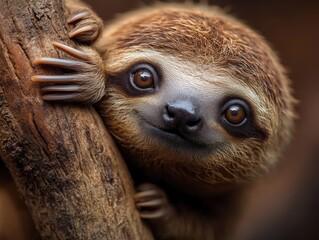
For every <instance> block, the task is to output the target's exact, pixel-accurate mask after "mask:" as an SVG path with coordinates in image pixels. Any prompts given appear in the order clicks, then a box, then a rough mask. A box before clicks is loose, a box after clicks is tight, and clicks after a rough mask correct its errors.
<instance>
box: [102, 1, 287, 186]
mask: <svg viewBox="0 0 319 240" xmlns="http://www.w3.org/2000/svg"><path fill="white" fill-rule="evenodd" d="M136 16H139V17H138V18H137V17H136ZM115 25H116V27H113V28H110V29H109V30H108V31H106V32H105V33H104V36H103V37H102V38H101V41H102V40H103V41H102V42H99V43H98V44H97V46H96V47H97V49H98V50H99V51H100V52H101V53H102V56H103V57H104V59H105V68H106V72H107V74H108V76H107V78H108V84H109V87H108V89H107V94H106V96H107V97H106V98H105V99H104V101H103V102H102V103H101V107H100V113H101V114H102V115H103V116H104V117H105V122H106V124H107V125H108V128H109V129H110V131H111V132H112V133H113V135H114V136H115V137H116V139H117V140H118V142H119V144H120V145H121V146H122V147H123V148H125V149H126V150H127V151H129V152H132V153H134V152H135V153H138V154H136V155H138V158H139V160H137V161H141V162H143V163H150V164H157V165H163V164H164V165H165V164H166V165H167V164H168V165H169V166H171V167H172V165H174V166H175V167H174V168H175V169H177V168H178V169H179V170H178V171H183V175H188V176H190V175H191V176H193V177H195V176H196V177H195V178H197V179H201V180H200V181H202V182H209V184H211V183H219V182H234V181H236V182H242V181H246V180H247V179H249V178H251V177H255V176H258V175H260V174H261V173H264V172H267V171H268V170H269V168H270V166H271V165H273V164H274V163H275V162H276V161H277V159H278V156H279V153H280V151H281V149H282V146H283V145H284V144H285V143H286V142H287V139H289V135H290V130H291V126H292V119H293V117H292V116H293V107H292V106H293V98H292V97H291V94H290V89H289V84H288V79H287V78H286V76H285V73H284V70H283V68H282V67H281V65H280V63H279V61H278V59H277V57H276V55H275V54H274V53H273V52H272V50H271V49H270V48H269V47H268V45H267V44H266V43H265V41H264V40H263V39H262V37H260V36H258V35H257V34H256V33H254V32H253V31H252V30H250V29H249V28H248V27H246V26H245V25H243V24H241V23H240V22H238V21H237V20H235V19H233V18H231V17H229V16H227V15H226V14H224V13H222V12H220V11H219V10H216V9H209V11H207V10H201V9H199V8H195V9H190V8H189V7H182V6H173V7H163V8H159V9H155V10H154V9H146V10H143V11H140V12H136V14H134V13H133V14H131V15H130V16H126V17H125V18H123V19H122V20H119V21H118V23H117V24H115ZM123 126H124V127H123ZM177 165H178V167H177ZM181 168H182V169H183V170H180V169H181ZM186 169H187V170H186ZM176 171H177V170H176ZM194 171H195V172H194ZM186 172H188V173H186Z"/></svg>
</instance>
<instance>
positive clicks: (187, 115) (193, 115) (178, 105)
mask: <svg viewBox="0 0 319 240" xmlns="http://www.w3.org/2000/svg"><path fill="white" fill-rule="evenodd" d="M163 119H164V122H165V125H166V127H168V128H169V129H170V130H176V131H177V132H178V133H180V134H182V135H187V134H191V133H197V132H199V131H200V130H201V128H202V126H203V120H202V117H201V116H200V114H199V113H198V110H197V107H196V106H194V104H193V103H192V102H190V101H177V102H175V103H171V104H168V105H166V107H165V109H164V113H163Z"/></svg>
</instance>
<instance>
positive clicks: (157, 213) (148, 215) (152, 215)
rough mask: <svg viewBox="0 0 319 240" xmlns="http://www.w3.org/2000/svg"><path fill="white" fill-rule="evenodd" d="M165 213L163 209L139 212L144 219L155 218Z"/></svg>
mask: <svg viewBox="0 0 319 240" xmlns="http://www.w3.org/2000/svg"><path fill="white" fill-rule="evenodd" d="M166 214H167V211H166V210H165V209H159V210H157V211H144V212H140V217H141V218H144V219H156V218H160V217H163V216H165V215H166Z"/></svg>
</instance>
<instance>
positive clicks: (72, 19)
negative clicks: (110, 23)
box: [66, 9, 90, 24]
mask: <svg viewBox="0 0 319 240" xmlns="http://www.w3.org/2000/svg"><path fill="white" fill-rule="evenodd" d="M89 15H90V12H89V11H88V10H87V9H84V10H82V11H79V12H75V13H72V14H71V15H70V16H69V17H68V19H67V20H66V22H67V23H69V24H70V23H74V22H77V21H79V20H82V19H84V18H86V17H88V16H89Z"/></svg>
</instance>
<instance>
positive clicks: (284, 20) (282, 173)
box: [87, 0, 319, 240]
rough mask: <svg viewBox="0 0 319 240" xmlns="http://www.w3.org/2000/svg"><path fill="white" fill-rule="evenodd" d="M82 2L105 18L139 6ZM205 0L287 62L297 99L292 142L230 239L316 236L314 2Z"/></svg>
mask: <svg viewBox="0 0 319 240" xmlns="http://www.w3.org/2000/svg"><path fill="white" fill-rule="evenodd" d="M87 2H88V3H89V4H90V5H91V6H93V8H94V10H95V11H97V13H98V14H99V15H100V16H102V17H103V18H104V19H105V20H106V22H107V21H108V20H109V19H112V18H114V17H116V15H118V14H120V13H122V12H126V11H128V10H131V9H134V8H138V7H141V6H143V4H142V2H143V1H141V0H117V1H103V0H87ZM144 2H146V3H150V2H154V1H152V0H144ZM165 2H173V1H165ZM175 2H183V1H181V0H180V1H175ZM194 2H196V1H195V0H194ZM197 2H199V1H197ZM201 2H205V0H202V1H201ZM206 2H209V4H210V5H217V6H220V7H221V8H223V9H225V10H226V11H227V12H229V13H230V14H232V15H234V16H236V17H237V18H239V19H240V20H242V21H244V22H245V23H246V24H248V25H249V26H251V27H252V28H253V29H255V30H257V31H258V32H259V33H260V34H261V35H263V36H264V37H265V38H266V39H267V40H268V42H269V43H270V44H271V46H272V47H273V48H274V49H275V50H276V51H277V52H278V54H279V56H280V58H281V60H282V63H283V65H284V66H286V68H287V70H288V73H289V76H290V78H291V80H292V88H293V89H294V96H295V97H296V98H297V99H298V100H299V104H298V105H297V107H296V110H297V113H298V115H299V118H298V119H297V121H296V128H295V132H294V137H293V141H292V143H291V144H290V146H289V147H288V148H287V149H286V151H285V153H284V154H283V159H282V160H281V162H280V164H279V166H278V168H277V169H276V171H275V172H274V174H273V175H272V176H270V177H269V178H268V179H267V180H264V181H261V182H260V183H259V184H257V185H256V186H255V188H254V189H253V190H252V192H251V194H250V197H249V199H248V200H247V204H246V206H244V208H245V209H246V210H245V211H244V214H243V217H242V218H241V220H240V224H239V228H238V229H239V230H238V234H237V236H236V237H235V238H234V239H258V240H261V239H272V240H274V239H281V240H283V239H319V233H318V232H319V230H317V228H318V227H319V220H318V219H319V126H318V125H319V77H318V76H319V47H318V45H319V1H291V0H290V1H288V0H280V1H278V0H268V1H256V0H224V1H221V0H210V1H208V0H206Z"/></svg>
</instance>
